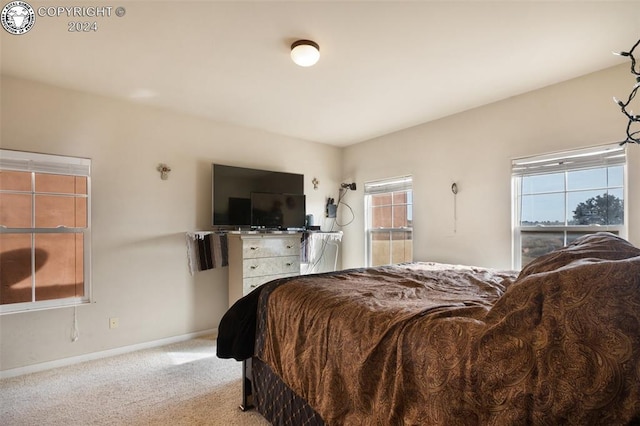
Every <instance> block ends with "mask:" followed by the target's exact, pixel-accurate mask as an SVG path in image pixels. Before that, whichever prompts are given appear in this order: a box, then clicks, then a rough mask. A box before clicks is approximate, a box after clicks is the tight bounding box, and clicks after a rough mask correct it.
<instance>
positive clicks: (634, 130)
mask: <svg viewBox="0 0 640 426" xmlns="http://www.w3.org/2000/svg"><path fill="white" fill-rule="evenodd" d="M638 45H640V40H638V41H637V42H636V44H634V45H633V47H632V48H631V50H630V51H628V52H620V53H615V54H616V55H620V56H628V57H629V58H630V59H631V74H633V75H635V76H636V84H635V85H634V86H633V89H631V93H629V97H628V98H627V101H626V102H625V101H622V100H618V99H617V98H615V97H614V98H613V101H614V102H615V103H617V104H618V106H619V107H620V110H621V111H622V113H623V114H624V115H625V116H626V117H627V119H628V120H629V121H628V123H627V139H625V140H624V141H622V142H620V145H624V144H626V143H637V144H640V129H639V123H640V115H637V114H634V113H633V111H631V110H629V111H627V108H628V107H629V104H630V103H631V101H632V100H633V98H635V96H636V93H637V92H638V89H640V69H636V58H635V57H634V56H633V51H634V50H635V49H636V47H638Z"/></svg>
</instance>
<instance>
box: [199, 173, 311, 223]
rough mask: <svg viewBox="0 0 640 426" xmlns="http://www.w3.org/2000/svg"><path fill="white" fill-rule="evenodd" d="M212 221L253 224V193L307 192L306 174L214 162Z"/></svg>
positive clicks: (299, 193) (300, 193)
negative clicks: (305, 185) (305, 184)
mask: <svg viewBox="0 0 640 426" xmlns="http://www.w3.org/2000/svg"><path fill="white" fill-rule="evenodd" d="M212 191H213V194H212V197H211V201H212V218H211V220H212V225H213V226H214V227H236V228H248V227H251V225H252V224H251V194H252V193H254V192H262V193H275V194H298V195H302V194H304V175H302V174H297V173H287V172H276V171H271V170H260V169H251V168H245V167H235V166H227V165H224V164H213V165H212Z"/></svg>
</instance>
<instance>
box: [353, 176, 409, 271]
mask: <svg viewBox="0 0 640 426" xmlns="http://www.w3.org/2000/svg"><path fill="white" fill-rule="evenodd" d="M407 190H408V191H411V203H408V204H410V205H411V210H412V215H413V178H412V176H410V175H407V176H399V177H395V178H388V179H381V180H376V181H370V182H365V184H364V211H365V221H364V223H365V264H366V265H367V266H371V264H372V248H373V234H374V233H375V232H394V231H398V232H411V244H412V246H413V226H411V227H401V228H376V229H373V228H372V226H371V223H372V215H371V207H372V203H371V198H372V197H371V196H372V195H375V194H386V193H392V192H396V191H407ZM412 220H413V217H412ZM389 262H391V259H389Z"/></svg>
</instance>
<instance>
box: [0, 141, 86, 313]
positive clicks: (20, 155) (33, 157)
mask: <svg viewBox="0 0 640 426" xmlns="http://www.w3.org/2000/svg"><path fill="white" fill-rule="evenodd" d="M0 170H7V171H18V172H31V173H48V174H59V175H65V176H83V177H86V178H87V194H86V198H87V226H86V227H83V228H69V227H58V228H36V227H35V226H34V227H32V228H7V227H6V226H2V224H0V234H32V235H36V234H44V233H56V234H64V233H72V234H78V233H81V234H82V235H83V279H84V283H83V284H84V295H83V296H82V297H68V298H60V299H51V300H40V301H34V300H33V290H32V301H31V302H21V303H10V304H5V305H0V315H2V314H11V313H18V312H28V311H37V310H44V309H53V308H62V307H68V306H75V305H78V304H84V303H91V160H90V159H88V158H79V157H68V156H62V155H52V154H41V153H34V152H24V151H13V150H6V149H0ZM32 181H33V177H32ZM33 190H34V188H33V187H32V188H31V191H30V193H31V194H32V195H34V196H35V192H33ZM8 192H12V191H8ZM31 249H32V250H35V248H34V247H33V245H32V247H31ZM32 256H33V254H32ZM33 267H34V266H33V265H32V268H33ZM34 272H35V271H33V269H32V272H31V280H32V289H33V288H34V287H33V286H34V279H35V277H34Z"/></svg>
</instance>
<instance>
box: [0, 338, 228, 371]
mask: <svg viewBox="0 0 640 426" xmlns="http://www.w3.org/2000/svg"><path fill="white" fill-rule="evenodd" d="M217 334H218V329H217V328H212V329H209V330H203V331H198V332H195V333H188V334H182V335H180V336H173V337H167V338H165V339H160V340H154V341H151V342H144V343H137V344H135V345H129V346H123V347H120V348H114V349H107V350H106V351H99V352H91V353H88V354H84V355H78V356H72V357H69V358H62V359H57V360H55V361H48V362H42V363H39V364H33V365H28V366H26V367H18V368H12V369H10V370H2V371H0V379H7V378H9V377H16V376H22V375H23V374H29V373H37V372H39V371H45V370H50V369H52V368H58V367H64V366H67V365H73V364H78V363H81V362H85V361H92V360H94V359H100V358H106V357H110V356H115V355H122V354H126V353H129V352H134V351H139V350H142V349H149V348H155V347H158V346H164V345H170V344H172V343H178V342H184V341H185V340H190V339H195V338H198V337H202V336H210V335H214V336H217Z"/></svg>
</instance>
